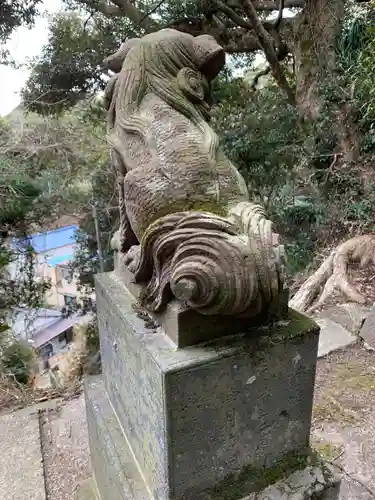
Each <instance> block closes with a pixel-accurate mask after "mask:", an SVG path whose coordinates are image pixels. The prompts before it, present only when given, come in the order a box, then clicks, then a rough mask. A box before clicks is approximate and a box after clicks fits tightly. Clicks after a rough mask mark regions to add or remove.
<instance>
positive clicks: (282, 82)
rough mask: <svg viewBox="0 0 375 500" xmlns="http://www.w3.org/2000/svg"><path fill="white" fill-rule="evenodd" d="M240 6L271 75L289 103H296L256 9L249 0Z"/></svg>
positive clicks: (243, 1)
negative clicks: (252, 30) (254, 34)
mask: <svg viewBox="0 0 375 500" xmlns="http://www.w3.org/2000/svg"><path fill="white" fill-rule="evenodd" d="M242 6H243V9H244V11H245V14H246V15H247V17H248V19H249V21H250V23H251V25H252V27H253V29H254V31H255V33H256V35H257V38H258V40H259V45H260V46H261V47H262V49H263V51H264V54H265V56H266V59H267V61H268V63H269V65H270V67H271V73H272V76H273V77H274V78H275V80H276V81H277V83H278V84H279V86H280V87H281V88H282V89H283V90H284V91H285V93H286V95H287V96H288V100H289V102H290V104H292V105H293V106H295V105H296V98H295V94H294V92H293V89H292V88H291V86H290V85H289V83H288V80H287V79H286V77H285V74H284V71H283V69H282V67H281V65H280V62H279V60H278V57H277V54H276V51H275V49H274V45H273V39H272V37H271V36H270V34H269V33H268V31H267V30H266V29H265V28H264V26H263V24H262V22H261V21H260V19H259V17H258V14H257V11H256V10H255V7H254V5H253V3H252V1H251V0H242Z"/></svg>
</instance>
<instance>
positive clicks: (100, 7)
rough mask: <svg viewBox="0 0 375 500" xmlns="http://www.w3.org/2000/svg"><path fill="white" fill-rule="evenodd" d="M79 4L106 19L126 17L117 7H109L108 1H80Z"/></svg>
mask: <svg viewBox="0 0 375 500" xmlns="http://www.w3.org/2000/svg"><path fill="white" fill-rule="evenodd" d="M79 2H80V3H83V4H84V5H86V6H87V7H89V8H90V9H93V10H95V11H97V12H100V13H101V14H103V15H104V16H106V17H122V16H123V15H124V14H123V12H122V11H121V10H120V9H119V8H118V7H117V6H116V5H109V4H108V3H107V2H106V0H99V1H96V0H79Z"/></svg>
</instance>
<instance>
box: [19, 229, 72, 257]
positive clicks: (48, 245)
mask: <svg viewBox="0 0 375 500" xmlns="http://www.w3.org/2000/svg"><path fill="white" fill-rule="evenodd" d="M77 229H78V226H76V225H73V226H66V227H62V228H59V229H55V230H52V231H46V232H44V233H37V234H34V235H32V236H30V237H29V238H27V239H25V240H16V239H14V240H13V247H21V246H24V245H26V244H28V243H29V244H30V245H31V246H32V247H33V248H34V250H35V252H36V253H44V252H48V251H49V250H54V249H55V248H59V247H64V246H67V245H71V244H72V243H74V242H75V232H76V231H77Z"/></svg>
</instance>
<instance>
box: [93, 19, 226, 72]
mask: <svg viewBox="0 0 375 500" xmlns="http://www.w3.org/2000/svg"><path fill="white" fill-rule="evenodd" d="M141 43H142V45H143V46H146V45H148V46H149V49H150V51H149V52H152V53H154V52H155V51H156V52H160V53H170V52H171V51H172V50H173V49H174V50H175V52H176V55H177V56H178V55H180V56H181V53H180V52H181V50H182V51H183V52H185V54H186V51H188V52H189V53H190V59H191V61H190V62H191V63H193V65H194V66H195V69H198V70H199V71H200V72H201V73H202V74H203V75H204V76H205V77H206V78H207V79H208V80H209V81H211V80H213V79H214V78H215V77H216V76H217V75H218V73H219V72H220V71H221V69H222V68H223V66H224V64H225V53H224V50H223V48H222V47H221V46H220V45H219V44H218V43H217V42H216V40H215V39H214V38H213V37H212V36H211V35H200V36H197V37H193V36H191V35H189V34H187V33H182V32H180V31H177V30H174V29H164V30H160V31H158V32H155V33H151V34H149V35H146V36H144V37H143V38H130V39H128V40H126V41H125V42H124V43H123V44H122V45H121V47H120V48H119V50H118V51H117V52H115V53H114V54H113V55H111V56H109V57H107V58H106V59H105V60H104V62H103V66H104V68H106V69H109V70H111V71H113V72H115V73H119V72H120V71H121V68H122V65H123V63H124V61H125V58H126V56H127V55H128V54H129V52H130V51H131V49H133V48H135V47H137V46H138V47H139V45H140V44H141Z"/></svg>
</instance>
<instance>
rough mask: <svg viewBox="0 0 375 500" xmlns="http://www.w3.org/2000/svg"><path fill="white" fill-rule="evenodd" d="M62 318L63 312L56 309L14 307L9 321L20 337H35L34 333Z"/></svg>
mask: <svg viewBox="0 0 375 500" xmlns="http://www.w3.org/2000/svg"><path fill="white" fill-rule="evenodd" d="M60 318H61V312H60V311H56V310H55V309H44V308H41V309H21V308H17V309H14V311H13V315H12V317H11V319H10V321H9V326H10V327H11V329H12V330H13V332H14V333H15V334H16V335H17V336H18V337H20V338H22V339H25V338H26V332H28V337H29V338H33V337H34V335H35V334H36V333H37V332H39V331H40V330H43V329H44V328H46V327H48V326H51V325H52V324H53V323H56V322H57V321H59V319H60Z"/></svg>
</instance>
